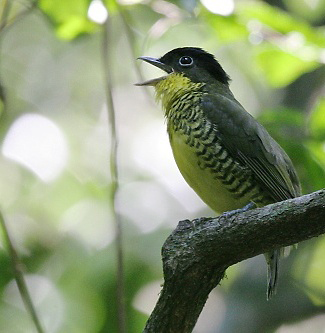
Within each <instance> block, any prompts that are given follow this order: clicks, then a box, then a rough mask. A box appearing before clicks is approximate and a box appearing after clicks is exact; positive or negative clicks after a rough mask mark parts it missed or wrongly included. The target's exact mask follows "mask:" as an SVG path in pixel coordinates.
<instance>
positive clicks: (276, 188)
mask: <svg viewBox="0 0 325 333" xmlns="http://www.w3.org/2000/svg"><path fill="white" fill-rule="evenodd" d="M202 107H203V110H204V113H205V115H206V116H207V118H208V119H209V120H210V121H211V122H212V123H213V124H215V130H216V131H218V135H219V136H220V137H221V139H222V142H223V143H224V145H225V148H226V149H227V151H228V152H229V153H230V154H231V155H232V157H233V158H234V159H236V160H237V161H238V162H239V163H241V164H242V165H243V166H244V167H248V168H250V169H251V170H252V171H253V172H254V174H255V176H256V179H257V180H258V181H259V182H260V185H261V186H263V187H264V188H265V189H266V190H267V191H268V193H269V194H270V195H271V197H272V198H273V199H274V200H275V201H282V200H286V199H288V198H293V197H296V196H299V195H300V194H301V190H300V183H299V180H298V177H297V174H296V172H295V169H294V167H293V165H292V162H291V160H290V158H289V157H288V155H287V154H286V153H285V151H284V150H283V149H282V148H281V147H280V145H279V144H278V143H277V142H276V141H275V140H274V139H273V138H272V137H271V136H270V135H269V134H268V132H267V131H266V130H265V128H264V127H263V126H262V125H260V124H259V123H258V122H257V121H256V120H255V119H254V118H253V117H252V116H251V115H250V114H249V113H248V112H246V111H245V109H244V108H243V107H242V106H241V105H240V103H239V102H238V101H237V100H236V99H235V98H234V97H233V96H232V94H231V93H230V92H229V94H228V95H227V96H225V95H221V94H207V95H205V96H204V98H203V100H202Z"/></svg>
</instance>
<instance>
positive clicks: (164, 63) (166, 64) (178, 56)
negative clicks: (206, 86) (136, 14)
mask: <svg viewBox="0 0 325 333" xmlns="http://www.w3.org/2000/svg"><path fill="white" fill-rule="evenodd" d="M139 59H142V60H144V61H146V62H149V63H150V64H152V65H154V66H157V67H159V68H161V69H163V70H164V71H165V72H167V73H172V72H180V73H184V74H185V75H186V76H187V77H189V78H190V79H191V80H192V81H193V82H211V81H213V80H217V81H219V82H221V83H224V84H228V83H229V81H230V78H229V76H228V75H227V73H226V72H225V71H224V70H223V68H222V67H221V65H220V64H219V63H218V61H217V60H216V59H215V58H214V56H213V55H212V54H210V53H208V52H206V51H204V50H203V49H201V48H198V47H180V48H177V49H174V50H171V51H169V52H168V53H166V54H165V55H164V56H162V57H161V58H159V59H155V58H149V57H140V58H139ZM159 79H160V78H159ZM151 82H152V81H151ZM154 82H155V81H154Z"/></svg>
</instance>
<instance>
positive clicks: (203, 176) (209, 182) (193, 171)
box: [170, 132, 250, 213]
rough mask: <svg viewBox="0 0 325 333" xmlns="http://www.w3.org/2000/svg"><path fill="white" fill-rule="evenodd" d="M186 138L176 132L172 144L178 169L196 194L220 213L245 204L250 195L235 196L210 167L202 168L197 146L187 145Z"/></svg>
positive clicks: (171, 140) (172, 136)
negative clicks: (216, 177)
mask: <svg viewBox="0 0 325 333" xmlns="http://www.w3.org/2000/svg"><path fill="white" fill-rule="evenodd" d="M185 139H186V137H185V135H182V134H179V133H176V132H174V133H173V135H170V144H171V147H172V150H173V154H174V158H175V161H176V164H177V166H178V169H179V170H180V172H181V174H182V175H183V177H184V179H185V180H186V182H187V183H188V184H189V185H190V186H191V187H192V189H193V190H194V191H195V192H196V194H197V195H198V196H199V197H200V198H201V199H202V200H203V201H204V202H205V203H206V204H207V205H208V206H209V207H210V208H211V209H213V210H214V211H215V212H218V213H222V212H225V211H228V210H233V209H237V208H242V207H243V206H245V205H246V204H247V203H248V202H249V201H250V200H249V197H247V196H244V197H243V198H240V199H237V198H235V197H234V196H233V195H232V194H231V193H230V192H229V191H228V190H227V188H226V187H225V186H224V185H223V184H222V182H221V181H220V180H218V179H215V178H214V176H213V173H212V172H210V171H209V169H208V168H205V169H201V168H200V167H199V165H198V157H197V155H196V153H195V148H193V147H191V146H189V145H187V144H186V143H185Z"/></svg>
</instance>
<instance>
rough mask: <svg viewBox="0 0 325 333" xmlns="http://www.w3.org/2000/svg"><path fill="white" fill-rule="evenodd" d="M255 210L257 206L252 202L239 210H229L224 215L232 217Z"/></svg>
mask: <svg viewBox="0 0 325 333" xmlns="http://www.w3.org/2000/svg"><path fill="white" fill-rule="evenodd" d="M254 208H256V204H255V203H254V202H252V201H250V202H249V203H248V204H247V205H246V206H244V207H242V208H239V209H234V210H229V211H228V212H224V213H223V214H222V215H223V216H225V217H230V216H232V215H235V214H237V213H243V212H247V211H248V210H251V209H254Z"/></svg>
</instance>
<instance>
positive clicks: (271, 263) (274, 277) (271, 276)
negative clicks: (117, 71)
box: [265, 249, 283, 300]
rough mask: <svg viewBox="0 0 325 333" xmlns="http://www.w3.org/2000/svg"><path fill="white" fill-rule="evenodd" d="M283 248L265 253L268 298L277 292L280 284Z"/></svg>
mask: <svg viewBox="0 0 325 333" xmlns="http://www.w3.org/2000/svg"><path fill="white" fill-rule="evenodd" d="M282 253H283V249H277V250H274V251H273V252H268V253H265V259H266V263H267V293H266V295H267V296H266V297H267V300H269V299H271V298H272V296H273V295H275V294H276V289H277V285H278V271H279V262H280V257H281V254H282Z"/></svg>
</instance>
